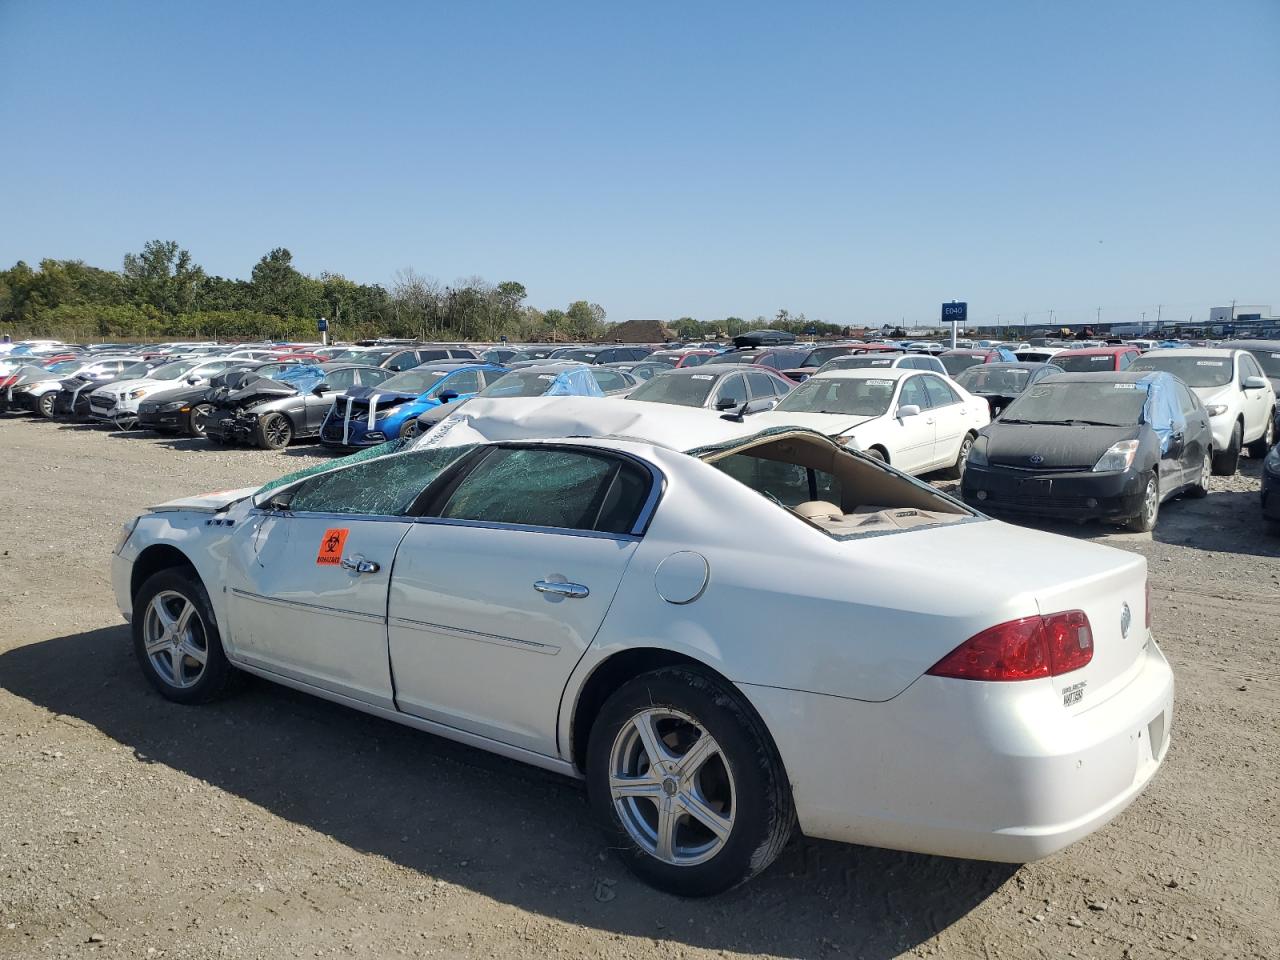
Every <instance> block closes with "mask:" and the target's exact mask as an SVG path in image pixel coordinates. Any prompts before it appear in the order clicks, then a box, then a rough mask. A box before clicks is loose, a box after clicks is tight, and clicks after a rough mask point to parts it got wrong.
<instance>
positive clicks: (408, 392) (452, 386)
mask: <svg viewBox="0 0 1280 960" xmlns="http://www.w3.org/2000/svg"><path fill="white" fill-rule="evenodd" d="M506 372H507V370H506V368H505V367H500V366H498V365H497V364H495V363H466V362H459V361H457V360H436V361H432V362H431V363H424V364H422V365H421V366H417V367H414V368H413V369H411V370H405V371H404V372H403V373H398V374H396V375H395V376H394V377H391V378H389V379H387V380H384V381H382V383H380V384H378V385H377V386H373V387H355V388H353V389H351V390H348V391H347V392H346V393H344V394H343V395H342V396H340V397H338V398H337V399H336V400H334V402H333V406H332V407H330V408H329V413H328V414H327V415H326V416H325V418H324V424H323V425H322V426H321V427H320V442H321V443H322V444H324V445H325V446H327V447H343V448H353V447H354V448H358V447H372V446H376V445H377V444H379V443H383V442H385V441H387V440H395V439H396V438H397V437H410V436H413V435H414V434H416V433H417V431H418V415H419V414H421V413H425V412H427V411H428V410H431V409H432V408H434V407H438V406H440V405H441V404H442V403H453V402H456V401H460V400H469V399H470V398H471V397H473V396H475V395H476V394H477V393H479V392H480V391H481V390H483V389H484V388H485V387H487V386H488V385H489V384H491V383H496V382H497V381H498V380H499V379H500V378H501V377H502V376H503V375H504V374H505V373H506Z"/></svg>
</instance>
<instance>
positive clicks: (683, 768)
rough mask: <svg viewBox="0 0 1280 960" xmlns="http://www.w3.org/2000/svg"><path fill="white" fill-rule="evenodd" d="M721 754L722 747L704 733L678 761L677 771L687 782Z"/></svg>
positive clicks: (709, 735)
mask: <svg viewBox="0 0 1280 960" xmlns="http://www.w3.org/2000/svg"><path fill="white" fill-rule="evenodd" d="M719 753H720V747H719V745H718V744H717V743H716V742H715V740H713V739H712V737H711V734H709V733H705V732H704V733H702V734H700V735H699V736H698V739H697V740H695V741H694V742H693V746H692V747H690V748H689V750H688V752H687V753H686V754H685V755H684V756H682V757H680V759H678V760H677V761H676V770H677V771H678V772H679V774H680V777H681V779H684V780H687V779H689V778H690V777H693V776H696V775H697V773H698V771H699V770H701V769H702V765H703V764H704V763H706V762H707V761H708V760H710V759H711V758H712V757H714V756H717V755H718V754H719Z"/></svg>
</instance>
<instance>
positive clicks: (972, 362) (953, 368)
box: [938, 347, 1018, 377]
mask: <svg viewBox="0 0 1280 960" xmlns="http://www.w3.org/2000/svg"><path fill="white" fill-rule="evenodd" d="M1006 354H1007V356H1006ZM938 359H939V360H941V361H942V365H943V366H944V367H946V369H947V376H950V377H954V376H956V375H957V374H958V373H960V371H962V370H968V369H969V368H970V367H976V366H977V365H978V364H980V363H1012V362H1013V361H1015V360H1017V359H1018V358H1017V357H1015V356H1014V355H1013V354H1012V353H1009V351H1007V350H1005V351H1003V352H1001V351H1000V350H987V349H986V348H983V347H977V348H974V349H972V350H966V349H956V350H945V351H943V352H942V353H940V354H938Z"/></svg>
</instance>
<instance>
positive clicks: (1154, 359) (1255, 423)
mask: <svg viewBox="0 0 1280 960" xmlns="http://www.w3.org/2000/svg"><path fill="white" fill-rule="evenodd" d="M1129 369H1130V370H1141V371H1150V370H1162V371H1164V372H1166V373H1172V374H1173V375H1174V376H1176V377H1179V378H1180V379H1181V380H1182V381H1183V382H1184V383H1185V384H1186V385H1187V386H1189V387H1190V388H1191V389H1192V390H1193V391H1194V392H1195V394H1196V396H1198V397H1199V398H1200V399H1201V401H1203V403H1204V405H1205V408H1206V409H1207V410H1208V411H1209V417H1210V422H1211V423H1212V424H1213V449H1214V458H1213V472H1214V473H1216V474H1219V475H1220V476H1224V477H1229V476H1231V475H1232V474H1234V473H1235V472H1236V468H1237V466H1238V464H1239V461H1240V451H1241V449H1242V448H1243V447H1246V446H1247V447H1248V449H1249V456H1251V457H1256V458H1259V459H1261V458H1262V457H1265V456H1266V455H1267V451H1269V450H1270V449H1271V445H1272V444H1273V443H1275V439H1276V395H1275V391H1274V390H1272V389H1271V382H1270V381H1269V380H1268V379H1267V378H1266V376H1265V375H1263V372H1262V368H1261V367H1260V366H1258V361H1257V360H1255V359H1254V357H1253V354H1252V353H1250V352H1249V351H1247V350H1215V349H1211V348H1204V347H1199V348H1187V349H1183V350H1152V351H1151V352H1149V353H1144V354H1143V355H1142V356H1140V357H1139V358H1138V359H1137V360H1135V361H1133V363H1132V364H1130V366H1129Z"/></svg>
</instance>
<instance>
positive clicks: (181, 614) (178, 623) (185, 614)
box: [173, 600, 196, 634]
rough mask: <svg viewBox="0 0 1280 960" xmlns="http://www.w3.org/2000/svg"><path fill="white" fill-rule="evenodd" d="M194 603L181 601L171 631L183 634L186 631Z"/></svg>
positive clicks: (193, 610)
mask: <svg viewBox="0 0 1280 960" xmlns="http://www.w3.org/2000/svg"><path fill="white" fill-rule="evenodd" d="M195 609H196V608H195V604H193V603H191V602H190V601H188V600H183V601H182V609H181V610H179V611H178V616H177V617H176V618H175V621H174V625H173V631H174V633H177V634H183V633H186V631H187V624H188V623H190V621H191V614H192V613H194V612H195Z"/></svg>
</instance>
